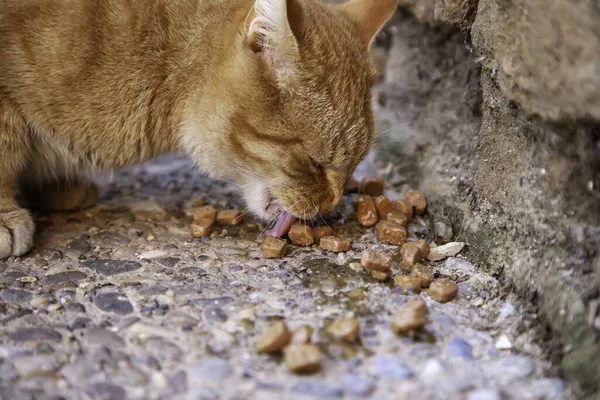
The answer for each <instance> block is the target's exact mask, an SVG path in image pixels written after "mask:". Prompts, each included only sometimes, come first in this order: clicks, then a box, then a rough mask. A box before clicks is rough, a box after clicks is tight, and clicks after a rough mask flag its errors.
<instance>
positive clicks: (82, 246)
mask: <svg viewBox="0 0 600 400" xmlns="http://www.w3.org/2000/svg"><path fill="white" fill-rule="evenodd" d="M67 249H70V250H75V251H76V252H78V253H80V254H87V253H89V252H90V251H91V250H92V246H91V245H90V243H89V242H88V241H87V240H83V239H75V240H73V241H72V242H71V243H69V244H68V245H67Z"/></svg>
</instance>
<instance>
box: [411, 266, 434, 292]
mask: <svg viewBox="0 0 600 400" xmlns="http://www.w3.org/2000/svg"><path fill="white" fill-rule="evenodd" d="M410 274H411V276H414V277H415V278H417V279H419V281H420V282H421V287H424V288H428V287H429V286H430V285H431V282H433V272H432V271H431V268H429V267H428V266H427V265H423V264H415V265H414V266H413V268H412V271H411V273H410Z"/></svg>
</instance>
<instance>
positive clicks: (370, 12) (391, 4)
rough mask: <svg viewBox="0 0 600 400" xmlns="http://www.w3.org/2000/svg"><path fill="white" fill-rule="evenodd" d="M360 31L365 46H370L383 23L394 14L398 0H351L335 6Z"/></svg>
mask: <svg viewBox="0 0 600 400" xmlns="http://www.w3.org/2000/svg"><path fill="white" fill-rule="evenodd" d="M335 7H336V8H337V9H338V10H339V11H340V12H341V13H342V14H344V15H345V16H346V17H347V18H348V19H350V21H352V22H353V23H354V26H356V28H357V29H358V31H359V33H360V39H361V40H362V42H363V44H364V45H365V47H367V48H368V47H369V46H370V45H371V43H372V42H373V39H375V36H376V35H377V33H379V31H380V30H381V28H383V25H385V23H386V22H387V21H388V20H389V19H390V18H391V17H392V15H394V12H395V11H396V8H398V0H350V1H348V2H347V3H344V4H341V5H339V6H335Z"/></svg>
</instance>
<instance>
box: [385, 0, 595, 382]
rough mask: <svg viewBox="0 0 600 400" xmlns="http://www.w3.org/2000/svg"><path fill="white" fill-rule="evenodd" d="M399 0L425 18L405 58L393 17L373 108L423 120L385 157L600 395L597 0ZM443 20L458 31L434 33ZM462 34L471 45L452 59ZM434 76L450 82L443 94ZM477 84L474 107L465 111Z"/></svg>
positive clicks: (394, 119) (402, 33) (394, 120)
mask: <svg viewBox="0 0 600 400" xmlns="http://www.w3.org/2000/svg"><path fill="white" fill-rule="evenodd" d="M401 3H402V5H403V6H405V7H406V8H407V9H408V10H409V11H411V12H412V13H414V15H415V16H416V17H417V19H419V20H420V21H422V22H426V23H428V24H429V25H431V26H432V27H430V28H426V29H425V28H424V29H425V30H424V31H423V32H422V34H423V35H425V36H426V39H425V40H423V41H421V42H420V44H418V46H417V49H416V51H413V53H411V51H412V50H415V49H410V48H407V40H406V36H407V35H410V32H408V30H407V28H405V27H403V24H407V23H408V24H410V22H407V19H406V17H402V16H401V17H399V18H400V21H397V23H395V24H392V28H391V30H392V31H394V32H395V38H396V40H395V41H394V45H393V47H392V49H391V51H390V62H389V63H388V71H387V75H386V83H385V85H383V88H382V92H383V93H385V95H386V96H385V98H386V99H387V103H386V105H385V106H382V111H381V112H382V114H381V115H383V116H384V117H383V118H384V119H385V121H384V122H385V123H387V124H389V125H390V126H392V125H394V124H399V123H403V122H405V121H407V120H409V119H421V118H424V119H427V118H430V119H429V120H428V122H427V123H420V122H419V123H417V122H415V123H414V124H410V125H409V127H408V128H406V129H404V130H403V132H401V133H396V136H397V141H396V142H394V143H397V142H400V141H402V143H403V146H402V147H398V146H391V148H392V150H393V152H394V153H395V154H397V155H398V156H400V157H401V159H403V160H405V162H406V160H413V162H412V164H413V167H414V166H416V167H418V168H417V169H419V170H420V180H419V185H420V186H421V188H423V189H424V190H426V191H427V192H428V194H429V195H430V197H432V206H433V207H436V208H437V211H436V213H439V212H440V211H442V210H443V211H444V212H445V214H446V215H447V217H448V219H450V220H453V221H454V222H455V225H459V226H460V228H459V229H460V235H461V237H462V238H464V239H466V240H467V241H468V243H469V251H470V252H471V254H472V256H473V257H476V258H477V259H478V260H479V265H480V267H482V268H485V269H486V270H488V271H492V272H496V273H497V274H498V275H499V276H501V277H503V278H504V279H505V282H506V283H507V284H509V285H512V286H513V287H514V289H515V291H517V292H518V293H520V294H521V296H522V298H523V299H526V300H527V301H529V302H530V303H531V304H533V305H535V306H536V307H538V308H539V310H540V313H541V314H543V315H544V316H545V318H546V321H547V322H548V324H549V326H550V327H551V328H552V330H553V331H554V332H555V334H556V335H557V336H558V338H559V339H560V341H561V343H562V351H561V353H562V354H561V360H562V371H563V373H564V374H565V375H566V376H567V377H569V378H570V379H571V380H572V381H573V382H577V383H578V384H579V386H580V387H581V388H582V390H583V391H584V392H586V393H588V394H590V393H593V392H594V391H597V390H599V389H600V387H599V382H600V362H599V361H598V360H600V343H599V337H600V320H599V319H598V318H599V314H598V305H599V304H600V301H599V294H598V288H599V287H600V4H599V3H598V2H597V1H595V0H512V1H508V0H479V2H477V1H475V0H471V1H469V0H464V1H461V0H421V1H419V0H401ZM475 7H476V8H475ZM475 10H476V12H475ZM446 26H453V27H454V28H460V29H458V30H463V31H464V32H466V33H464V34H462V35H461V37H460V39H459V38H457V37H456V35H452V34H449V33H448V34H442V33H441V32H444V30H445V29H446V28H445V27H446ZM413 29H414V27H413ZM427 29H428V30H427ZM458 30H457V31H458ZM470 38H472V45H473V49H474V52H473V54H472V55H471V56H464V57H463V56H461V57H458V58H456V57H452V56H451V53H452V51H453V50H451V49H452V48H462V51H464V52H465V54H466V53H467V51H466V50H465V47H464V45H463V39H466V40H467V41H469V40H470ZM419 46H420V47H419ZM454 51H458V50H454ZM438 53H442V54H443V56H439V57H438V56H436V54H438ZM419 56H420V57H421V58H418V57H419ZM427 57H428V58H427ZM465 57H466V58H465ZM428 59H431V60H430V61H427V60H428ZM448 59H451V60H454V62H455V65H454V67H449V66H448V65H445V64H444V63H447V60H448ZM416 60H418V62H417V61H416ZM423 70H424V71H426V72H423ZM411 71H412V72H411ZM432 71H433V72H432ZM436 71H437V72H438V73H439V74H438V75H437V76H436ZM460 71H462V72H460ZM474 71H476V72H477V76H478V79H473V78H472V75H473V73H474ZM479 71H481V74H480V76H479ZM411 73H412V74H413V75H412V76H411V75H410V74H411ZM465 76H470V77H471V78H470V79H465V78H464V77H465ZM444 79H446V80H449V81H451V82H453V83H452V84H451V85H449V86H452V88H450V87H446V88H444V90H439V89H440V87H441V86H443V85H441V84H440V80H444ZM415 82H419V83H418V87H419V89H418V90H419V93H418V94H419V96H417V98H418V101H416V100H414V97H415V96H413V95H410V93H411V91H412V92H414V91H415V87H414V85H415ZM427 82H429V83H427ZM428 84H429V85H430V86H431V87H432V88H433V89H430V90H426V89H424V88H426V87H427V85H428ZM436 88H437V89H436ZM407 93H408V94H407ZM459 93H462V95H459ZM465 93H466V94H465ZM478 93H479V94H481V96H482V99H483V101H482V102H481V103H479V104H475V107H476V108H478V109H479V110H480V111H481V115H479V114H478V113H477V112H472V113H471V114H469V112H471V111H473V107H474V103H473V99H477V98H478V95H477V94H478ZM413 94H414V93H413ZM423 104H426V106H424V105H423ZM386 112H387V114H386ZM449 112H450V113H451V114H454V115H455V117H456V120H457V121H458V122H456V123H452V119H451V118H449V117H448V115H449V114H448V113H449ZM461 123H462V124H463V127H462V128H461V125H460V124H461ZM474 126H477V128H476V129H474V128H473V127H474ZM387 148H388V151H390V146H389V144H388V146H387ZM414 159H417V160H418V161H417V162H414ZM452 160H458V161H454V162H453V161H452Z"/></svg>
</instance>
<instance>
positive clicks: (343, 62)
mask: <svg viewBox="0 0 600 400" xmlns="http://www.w3.org/2000/svg"><path fill="white" fill-rule="evenodd" d="M375 4H377V5H375ZM394 7H395V0H390V1H383V0H355V2H354V3H353V4H350V5H347V6H346V8H345V9H341V8H338V9H334V8H333V7H330V6H324V5H321V4H320V3H317V2H316V0H287V1H286V0H256V1H254V0H177V1H173V0H93V1H92V0H0V259H1V258H5V257H8V256H10V255H15V256H16V255H21V254H23V253H25V252H26V251H27V250H29V248H30V247H31V245H32V235H33V222H32V220H31V217H30V215H29V213H28V212H27V211H26V210H25V209H23V208H21V207H20V205H18V204H17V203H16V201H15V198H14V190H15V189H20V190H21V191H22V192H23V193H24V194H25V195H26V197H27V198H28V200H29V204H31V205H33V206H40V207H45V208H51V209H72V208H77V207H83V206H87V205H89V204H91V203H92V202H93V200H94V197H95V193H96V192H95V188H94V186H93V185H92V184H91V183H90V182H91V181H90V178H91V177H92V176H93V175H94V174H95V173H96V172H104V171H110V170H114V169H116V168H119V167H122V166H124V165H127V164H132V163H137V162H141V161H145V160H148V159H150V158H152V157H155V156H158V155H160V154H164V153H169V152H174V151H181V152H185V153H187V154H189V155H190V156H191V157H192V158H193V159H194V160H195V161H196V162H197V163H198V164H199V166H200V168H201V169H203V170H204V171H206V172H208V173H210V174H211V175H214V176H218V177H221V178H225V179H229V180H233V181H235V182H237V183H239V184H240V185H241V186H242V189H243V191H244V195H245V197H246V200H247V202H248V205H249V207H250V208H251V210H252V211H254V212H255V213H256V214H258V215H259V216H260V217H263V218H268V217H270V214H271V211H268V210H267V206H268V205H269V204H277V207H276V210H275V211H279V209H283V208H285V209H287V210H289V211H290V212H291V213H293V214H294V215H296V216H298V217H302V216H307V217H310V216H313V215H314V214H315V213H316V212H317V211H319V209H320V210H321V211H326V210H327V209H331V208H332V207H333V206H334V205H335V204H336V203H337V202H338V201H339V196H340V194H341V188H342V186H343V184H344V182H345V180H346V179H347V178H348V176H349V175H350V174H351V172H352V170H353V169H354V167H355V166H356V164H357V163H358V162H359V161H360V159H362V157H363V156H364V154H365V152H366V150H367V149H368V147H369V144H370V141H371V139H372V131H373V128H372V124H373V123H372V116H371V110H370V104H369V100H370V96H369V89H370V85H371V84H372V82H373V73H372V69H373V68H372V65H371V63H370V60H369V57H368V54H367V50H368V43H369V42H370V40H371V38H372V36H373V35H374V34H375V33H376V32H377V30H378V29H379V28H380V27H381V25H382V24H383V23H384V22H385V21H386V20H387V19H388V18H389V16H390V15H391V12H392V11H393V9H394ZM361 18H369V19H370V20H369V21H367V22H365V23H364V24H361V22H360V20H361ZM334 36H337V37H334ZM352 41H354V43H352ZM350 141H351V142H352V143H350ZM298 199H299V200H300V201H299V202H296V200H298Z"/></svg>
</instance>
